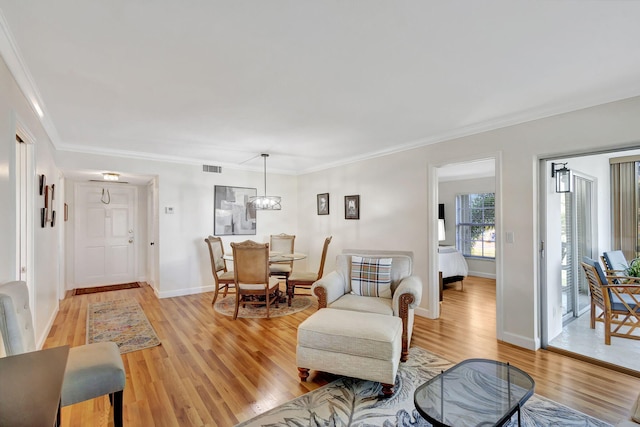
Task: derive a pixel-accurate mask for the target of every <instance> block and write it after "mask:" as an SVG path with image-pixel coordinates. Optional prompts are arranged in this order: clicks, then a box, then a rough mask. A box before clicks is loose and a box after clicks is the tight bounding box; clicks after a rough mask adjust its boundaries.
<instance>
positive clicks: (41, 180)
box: [39, 174, 47, 196]
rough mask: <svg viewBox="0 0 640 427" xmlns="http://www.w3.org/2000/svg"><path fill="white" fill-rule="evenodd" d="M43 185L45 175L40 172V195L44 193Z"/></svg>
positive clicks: (45, 178)
mask: <svg viewBox="0 0 640 427" xmlns="http://www.w3.org/2000/svg"><path fill="white" fill-rule="evenodd" d="M45 185H47V177H46V176H45V175H44V174H42V175H40V188H39V191H40V195H41V196H42V195H44V187H45Z"/></svg>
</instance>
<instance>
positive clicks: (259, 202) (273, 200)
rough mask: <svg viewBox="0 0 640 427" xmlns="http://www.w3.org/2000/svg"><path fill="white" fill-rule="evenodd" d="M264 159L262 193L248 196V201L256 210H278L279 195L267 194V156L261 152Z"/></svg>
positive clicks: (280, 207) (279, 207)
mask: <svg viewBox="0 0 640 427" xmlns="http://www.w3.org/2000/svg"><path fill="white" fill-rule="evenodd" d="M261 156H262V158H263V159H264V195H263V196H256V197H251V198H249V203H251V204H252V205H253V207H255V208H256V209H258V210H268V211H279V210H280V209H282V206H280V196H267V157H269V155H268V154H264V153H263V154H261Z"/></svg>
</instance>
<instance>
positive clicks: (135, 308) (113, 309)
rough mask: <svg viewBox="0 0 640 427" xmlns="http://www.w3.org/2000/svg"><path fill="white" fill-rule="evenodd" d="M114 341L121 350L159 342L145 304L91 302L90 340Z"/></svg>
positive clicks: (114, 301) (88, 341) (155, 344)
mask: <svg viewBox="0 0 640 427" xmlns="http://www.w3.org/2000/svg"><path fill="white" fill-rule="evenodd" d="M105 341H113V342H115V343H116V344H118V348H119V349H120V354H124V353H129V352H132V351H136V350H142V349H145V348H150V347H155V346H157V345H160V339H159V338H158V336H157V335H156V332H155V331H154V330H153V327H152V326H151V323H150V322H149V319H147V316H146V315H145V314H144V311H143V310H142V307H140V304H139V303H138V302H137V301H135V300H125V299H121V300H113V301H104V302H97V303H92V304H89V307H88V308H87V344H91V343H96V342H105Z"/></svg>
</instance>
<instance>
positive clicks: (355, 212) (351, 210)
mask: <svg viewBox="0 0 640 427" xmlns="http://www.w3.org/2000/svg"><path fill="white" fill-rule="evenodd" d="M344 219H360V195H356V196H344Z"/></svg>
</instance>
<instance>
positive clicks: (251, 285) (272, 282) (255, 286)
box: [238, 277, 280, 291]
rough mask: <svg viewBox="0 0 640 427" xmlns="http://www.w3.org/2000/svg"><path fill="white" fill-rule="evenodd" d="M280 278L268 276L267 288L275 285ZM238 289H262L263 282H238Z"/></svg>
mask: <svg viewBox="0 0 640 427" xmlns="http://www.w3.org/2000/svg"><path fill="white" fill-rule="evenodd" d="M279 283H280V280H279V279H278V278H277V277H269V289H273V288H274V287H277V286H278V284H279ZM238 286H240V289H244V290H248V291H249V290H255V291H259V290H261V289H264V283H239V284H238Z"/></svg>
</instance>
